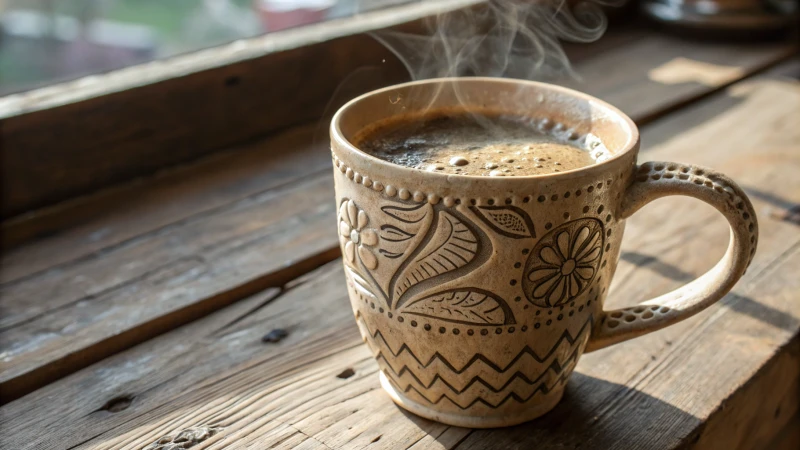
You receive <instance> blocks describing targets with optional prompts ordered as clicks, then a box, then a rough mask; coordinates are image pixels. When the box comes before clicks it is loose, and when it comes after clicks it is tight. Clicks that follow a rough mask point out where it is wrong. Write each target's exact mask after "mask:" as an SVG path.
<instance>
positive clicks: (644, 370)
mask: <svg viewBox="0 0 800 450" xmlns="http://www.w3.org/2000/svg"><path fill="white" fill-rule="evenodd" d="M798 104H800V84H799V83H797V82H793V81H784V80H773V79H770V78H766V77H765V78H760V79H757V80H752V81H746V82H743V83H739V84H737V85H735V86H734V87H732V88H730V89H728V90H727V91H726V92H725V93H724V94H720V95H717V96H715V97H713V98H712V99H709V100H708V101H705V102H702V103H700V104H698V105H696V106H695V107H692V108H689V109H687V110H686V111H685V112H684V113H683V114H681V115H680V116H678V115H675V116H668V117H666V118H665V119H662V120H659V121H657V122H655V123H653V124H651V125H650V126H648V127H645V128H644V130H643V141H644V145H645V148H644V151H643V153H642V155H641V159H642V160H647V159H658V160H678V161H687V162H688V161H690V162H693V163H698V164H705V165H709V166H712V165H713V166H714V167H716V168H718V169H720V170H722V171H724V172H726V173H727V174H728V175H730V176H732V177H734V178H735V179H737V181H739V182H740V183H741V184H742V185H743V186H744V187H745V189H746V190H747V191H748V193H749V195H751V198H752V199H753V202H754V206H755V208H756V211H757V212H758V214H759V224H760V227H761V228H762V230H763V231H762V233H763V234H762V236H761V239H760V247H759V251H758V253H757V255H756V258H755V260H754V262H753V264H752V266H751V267H750V269H749V271H748V273H747V275H746V276H745V278H743V280H742V281H741V282H740V283H739V285H737V287H736V288H735V289H734V291H733V292H732V293H731V294H730V295H728V296H727V297H726V298H725V299H723V300H722V302H721V304H719V305H716V306H714V307H712V308H710V309H709V310H707V311H705V312H703V313H701V314H699V315H698V316H696V317H694V318H692V319H690V320H687V321H685V322H682V323H680V324H678V325H676V326H673V327H670V328H667V329H665V330H662V331H659V332H657V333H654V334H651V335H647V336H644V337H642V338H638V339H635V340H633V341H629V342H625V343H623V344H619V345H616V346H613V347H611V348H608V349H605V350H602V351H598V352H595V353H592V354H588V355H585V356H584V357H583V358H582V360H581V362H580V363H579V365H578V368H577V370H576V373H575V374H574V375H573V379H572V380H571V381H570V384H569V386H568V391H567V395H566V397H565V399H564V401H563V402H562V403H561V404H560V405H559V406H558V407H557V408H556V409H555V410H554V411H553V412H551V413H550V414H548V415H547V416H545V417H544V418H542V419H540V420H537V421H534V422H531V423H529V424H525V425H522V426H519V427H514V428H509V429H503V430H481V431H471V430H466V429H460V428H453V427H445V426H442V425H440V424H436V423H433V422H429V421H426V420H423V419H419V418H417V417H415V416H413V415H411V414H408V413H405V412H403V411H401V410H399V409H398V408H396V407H395V406H393V405H392V403H391V401H390V400H389V398H388V396H386V395H385V394H383V393H382V392H381V391H380V390H379V388H378V382H377V376H376V370H377V366H376V364H375V363H374V362H373V360H372V359H371V357H370V355H369V352H368V351H367V349H366V348H365V347H364V346H363V345H362V344H361V341H360V338H359V336H358V334H357V331H356V327H355V325H354V323H353V321H352V311H351V309H350V307H349V304H348V303H347V299H346V293H345V287H344V281H343V280H344V277H343V276H342V273H341V271H340V270H341V269H340V266H339V264H338V262H334V263H331V264H330V265H328V266H326V267H325V268H323V269H320V270H318V271H316V272H312V273H310V274H308V275H306V276H304V277H303V278H302V279H300V280H298V281H296V282H294V283H292V285H291V288H290V289H289V290H288V291H287V292H285V293H284V294H283V295H280V296H279V297H277V298H275V299H273V300H271V301H269V302H266V299H268V298H271V297H270V296H271V295H274V294H273V293H265V294H263V296H261V297H254V298H251V299H247V300H245V301H244V302H243V303H236V304H234V305H232V306H229V307H228V308H225V309H223V310H221V311H220V312H217V313H215V314H213V315H211V316H209V317H206V318H205V319H203V321H202V322H196V323H193V324H190V325H187V326H185V327H183V328H180V329H177V330H174V331H172V332H170V333H168V334H165V335H163V336H161V337H159V338H157V339H154V340H152V341H149V342H146V343H144V344H141V345H139V346H137V347H135V348H132V349H130V350H128V351H126V352H123V353H120V354H118V355H115V356H113V357H111V358H109V359H107V360H105V361H102V362H99V363H98V364H95V365H94V366H91V367H88V368H86V369H84V370H82V371H80V372H78V373H75V374H73V375H72V376H69V377H67V378H65V379H63V380H60V381H58V382H56V383H53V384H51V385H50V386H47V387H44V388H43V389H41V390H39V391H36V392H34V393H32V394H30V395H28V396H27V397H25V398H23V399H20V400H17V401H14V402H12V403H10V404H8V405H6V406H4V407H3V408H0V421H2V422H0V423H1V424H2V425H3V428H4V429H12V430H18V431H15V432H14V433H12V434H11V435H10V436H4V437H3V439H5V441H2V442H3V444H4V446H6V447H9V448H21V449H24V448H41V449H51V448H52V449H55V448H65V447H66V448H87V449H88V448H131V449H133V448H143V447H144V446H146V445H148V444H150V443H152V442H155V441H156V440H159V439H162V438H165V437H168V436H174V435H175V434H176V433H178V432H180V431H181V430H184V429H189V428H191V427H208V428H209V429H212V428H213V429H214V430H215V432H214V434H213V435H210V436H209V437H208V438H207V439H206V438H204V439H203V441H202V442H199V444H198V446H197V448H208V449H216V448H247V447H248V446H249V447H251V448H270V447H274V448H337V449H338V448H364V447H367V446H369V448H371V449H372V448H376V449H380V448H387V449H390V448H391V449H394V448H420V449H422V448H447V449H452V448H458V449H460V450H463V449H471V448H520V449H522V448H532V447H534V446H535V447H536V448H565V447H566V448H569V447H571V446H572V447H574V446H578V445H579V446H581V448H626V449H638V448H642V449H650V448H684V447H696V448H726V449H727V448H742V449H745V448H753V449H756V448H764V445H768V444H769V443H770V442H773V439H775V438H776V436H779V434H780V430H783V429H785V428H786V426H787V425H788V424H789V423H790V421H791V420H792V418H793V417H795V416H796V413H797V410H798V392H800V391H799V390H798V380H800V364H799V363H800V339H799V337H800V313H798V311H797V309H796V308H795V301H796V298H797V294H798V293H800V280H798V279H797V277H796V273H797V269H798V267H800V234H798V225H797V224H795V223H793V222H791V221H786V220H783V219H781V218H780V216H778V215H772V214H770V212H771V211H774V210H775V209H777V208H786V207H791V206H792V205H797V204H798V203H800V180H798V179H797V177H796V176H794V175H795V174H796V173H797V171H798V170H800V152H798V151H797V150H798V148H797V145H798V144H797V142H800V130H798V129H797V127H796V126H794V124H795V123H798V119H800V117H798V114H800V108H797V105H798ZM753 111H759V114H757V115H754V114H753V113H752V112H753ZM687 122H688V123H690V124H692V125H691V127H686V126H685V124H686V123H687ZM667 136H668V137H667ZM651 138H652V140H653V142H656V143H658V144H657V145H655V146H648V145H647V142H648V141H649V140H650V139H651ZM697 148H703V150H704V151H703V152H698V151H697V150H696V149H697ZM753 149H758V151H757V152H756V151H753ZM765 168H770V170H765ZM726 244H727V232H726V227H725V226H724V223H723V220H722V219H721V218H720V217H717V213H716V211H714V210H713V209H711V208H710V207H705V206H702V205H699V204H698V203H697V202H694V201H692V200H688V199H681V198H668V199H663V200H660V201H659V202H657V203H654V204H652V205H650V206H648V207H647V208H646V209H645V210H643V211H642V212H640V213H637V214H636V215H634V216H633V218H631V219H630V220H629V222H628V226H627V234H626V237H625V243H624V250H625V253H624V254H623V258H622V262H621V264H620V266H619V268H618V273H617V276H616V277H615V282H614V284H613V286H612V289H611V293H610V295H609V299H608V303H609V306H621V305H628V304H633V303H635V302H637V301H640V300H643V299H645V298H648V297H650V296H653V295H656V294H659V293H662V292H664V291H666V290H668V289H671V288H674V287H676V286H678V285H680V284H682V283H685V282H686V281H687V280H688V279H691V278H692V277H694V276H697V275H699V274H700V273H702V272H703V271H705V270H706V269H708V268H709V267H711V266H712V265H713V263H714V262H715V261H716V260H717V258H719V256H721V254H722V252H723V250H724V248H725V246H726ZM264 303H266V304H264ZM275 328H282V329H286V330H289V336H288V337H287V338H286V339H285V340H283V341H280V342H279V343H277V344H275V345H274V346H266V347H265V344H262V343H260V341H259V337H260V336H261V335H263V334H265V333H267V332H269V331H270V330H272V329H275ZM151 361H152V362H151ZM347 369H351V370H347ZM75 398H81V399H85V401H81V402H75V401H70V400H71V399H75ZM115 404H122V405H125V404H127V406H126V407H125V408H123V409H122V410H119V411H117V412H111V410H112V409H113V410H115V411H116V410H117V409H118V408H114V407H111V406H107V405H115ZM788 439H791V436H789V438H788Z"/></svg>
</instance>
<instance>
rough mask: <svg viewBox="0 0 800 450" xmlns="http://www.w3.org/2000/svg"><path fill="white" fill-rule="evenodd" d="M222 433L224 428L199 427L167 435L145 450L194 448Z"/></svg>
mask: <svg viewBox="0 0 800 450" xmlns="http://www.w3.org/2000/svg"><path fill="white" fill-rule="evenodd" d="M220 431H222V427H208V426H199V427H191V428H186V429H183V430H181V431H178V432H177V433H173V434H169V435H166V436H164V437H162V438H160V439H158V440H156V441H155V442H153V443H151V444H150V445H148V446H147V447H145V448H144V450H182V449H187V448H191V447H194V446H195V445H197V444H199V443H201V442H203V441H205V440H206V439H208V438H210V437H211V436H214V435H215V434H217V433H219V432H220Z"/></svg>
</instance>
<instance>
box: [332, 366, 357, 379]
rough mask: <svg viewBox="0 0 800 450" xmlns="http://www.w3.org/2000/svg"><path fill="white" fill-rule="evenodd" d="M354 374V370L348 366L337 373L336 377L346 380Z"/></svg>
mask: <svg viewBox="0 0 800 450" xmlns="http://www.w3.org/2000/svg"><path fill="white" fill-rule="evenodd" d="M355 374H356V372H355V371H354V370H353V369H352V368H350V367H348V368H347V369H344V370H343V371H342V372H341V373H340V374H339V375H336V378H341V379H343V380H346V379H348V378H350V377H352V376H353V375H355Z"/></svg>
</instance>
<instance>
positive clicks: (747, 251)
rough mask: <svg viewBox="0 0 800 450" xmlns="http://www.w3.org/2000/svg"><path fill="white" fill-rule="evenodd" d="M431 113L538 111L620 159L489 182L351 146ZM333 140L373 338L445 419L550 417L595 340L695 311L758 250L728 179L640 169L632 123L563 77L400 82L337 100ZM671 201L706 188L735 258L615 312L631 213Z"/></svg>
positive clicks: (410, 402) (406, 396)
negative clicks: (382, 127)
mask: <svg viewBox="0 0 800 450" xmlns="http://www.w3.org/2000/svg"><path fill="white" fill-rule="evenodd" d="M437 110H450V111H453V110H461V111H464V110H467V111H474V112H479V113H506V114H519V115H524V116H528V117H533V118H536V119H537V120H538V121H539V122H538V123H539V124H540V126H542V127H558V129H563V130H569V131H570V132H571V133H572V132H574V133H577V136H584V135H587V134H589V133H591V134H592V135H594V136H596V137H598V138H599V139H600V140H601V141H602V142H603V143H604V144H605V146H606V147H607V148H608V149H609V150H610V151H611V153H612V156H611V157H610V158H608V159H607V160H605V161H603V162H600V163H598V164H595V165H592V166H587V167H583V168H580V169H576V170H570V171H565V172H560V173H553V174H548V175H537V176H518V177H480V176H464V175H447V174H442V173H435V172H427V171H423V170H418V169H413V168H409V167H403V166H398V165H394V164H392V163H389V162H386V161H383V160H380V159H377V158H375V157H372V156H370V155H368V154H366V153H364V152H362V151H360V150H359V149H358V148H356V147H355V146H354V145H353V143H352V140H353V136H355V135H356V134H357V133H359V132H360V131H362V130H364V129H366V128H367V127H370V126H374V124H376V123H378V122H380V121H382V120H385V119H389V118H394V117H398V116H407V117H414V116H418V115H420V114H424V113H426V112H428V111H437ZM331 139H332V145H331V150H332V152H333V163H334V180H335V183H336V203H337V207H338V217H337V227H338V230H339V236H340V237H339V239H340V242H341V248H342V255H343V256H342V257H343V260H344V268H345V273H346V277H347V285H348V289H349V293H350V300H351V304H352V307H353V312H354V313H355V318H356V322H357V323H358V327H359V329H360V331H361V335H362V336H363V338H364V340H365V341H366V343H367V344H368V346H369V348H370V349H371V351H372V353H373V354H374V356H375V358H376V359H377V362H378V365H379V367H380V380H381V384H382V386H383V388H384V389H385V390H386V391H387V392H388V393H389V395H390V396H391V398H392V399H393V400H394V401H395V402H396V403H397V404H398V405H400V406H401V407H403V408H405V409H407V410H409V411H411V412H413V413H415V414H418V415H420V416H422V417H426V418H428V419H432V420H436V421H439V422H443V423H446V424H450V425H456V426H463V427H481V428H485V427H498V426H508V425H515V424H518V423H521V422H525V421H528V420H531V419H533V418H535V417H538V416H540V415H542V414H544V413H546V412H547V411H549V410H550V409H552V408H553V407H554V406H555V405H556V403H558V401H559V400H560V398H561V396H562V394H563V392H564V387H565V385H566V381H567V379H568V377H569V375H570V374H571V372H572V370H573V369H574V367H575V364H576V363H577V361H578V358H580V356H581V354H582V353H583V352H584V351H593V350H597V349H599V348H603V347H606V346H609V345H612V344H615V343H618V342H621V341H624V340H627V339H631V338H634V337H636V336H640V335H642V334H645V333H649V332H651V331H655V330H658V329H660V328H663V327H666V326H668V325H671V324H674V323H676V322H678V321H681V320H683V319H686V318H687V317H690V316H692V315H693V314H696V313H697V312H699V311H701V310H702V309H704V308H706V307H708V306H709V305H711V304H712V303H714V302H716V301H717V300H719V299H720V298H722V297H723V296H724V295H725V294H726V293H727V292H728V291H730V290H731V288H732V287H733V285H734V284H735V283H736V281H737V280H739V278H740V277H741V276H742V275H743V274H744V272H745V269H746V268H747V266H748V264H749V263H750V261H751V260H752V258H753V254H754V253H755V249H756V241H757V237H758V225H757V223H756V216H755V213H754V212H753V207H752V205H751V203H750V201H749V200H748V198H747V196H746V195H745V194H744V193H743V192H742V190H741V189H740V188H739V187H738V186H737V185H736V184H735V183H734V182H733V181H732V180H730V179H729V178H728V177H726V176H725V175H722V174H720V173H718V172H715V171H714V170H711V169H707V168H703V167H697V166H690V165H685V164H678V163H671V162H648V163H644V164H642V165H637V164H636V156H637V153H638V151H639V132H638V130H637V129H636V125H634V123H633V121H632V120H631V119H630V118H628V117H627V116H626V115H625V114H623V113H622V112H620V111H619V110H618V109H616V108H614V107H613V106H611V105H609V104H607V103H605V102H603V101H601V100H598V99H596V98H593V97H590V96H588V95H586V94H582V93H579V92H576V91H572V90H569V89H565V88H562V87H557V86H553V85H548V84H543V83H537V82H531V81H519V80H509V79H499V78H457V79H455V78H454V79H435V80H425V81H419V82H412V83H406V84H401V85H397V86H391V87H388V88H385V89H381V90H378V91H374V92H371V93H368V94H365V95H363V96H361V97H358V98H356V99H354V100H352V101H351V102H349V103H348V104H346V105H345V106H344V107H342V108H341V109H340V110H339V111H338V112H337V114H336V115H335V116H334V118H333V122H332V124H331ZM667 195H686V196H690V197H694V198H697V199H700V200H702V201H704V202H707V203H708V204H710V205H712V206H714V207H715V208H716V209H717V210H719V211H720V212H721V213H722V214H723V215H724V216H725V217H726V218H727V219H728V222H729V223H730V228H731V239H730V244H729V247H728V250H727V252H726V253H725V256H724V257H723V258H722V260H721V261H720V262H719V263H718V264H717V265H716V266H715V267H714V268H712V269H711V270H710V271H709V272H708V273H706V274H704V275H703V276H701V277H700V278H698V279H696V280H694V281H692V282H690V283H689V284H687V285H685V286H683V287H681V288H679V289H677V290H675V291H673V292H670V293H668V294H665V295H662V296H660V297H657V298H654V299H652V300H648V301H645V302H643V303H641V304H638V305H635V306H631V307H628V308H623V309H618V310H612V311H606V310H604V309H603V303H604V301H605V298H606V294H607V293H608V286H609V284H610V282H611V279H612V277H613V276H614V271H615V268H616V267H617V261H618V260H619V254H620V243H621V242H622V234H623V230H624V228H625V219H626V218H628V217H629V216H630V215H632V214H633V213H635V212H636V211H637V210H639V208H641V207H642V206H644V205H645V204H647V203H648V202H650V201H652V200H655V199H657V198H660V197H664V196H667Z"/></svg>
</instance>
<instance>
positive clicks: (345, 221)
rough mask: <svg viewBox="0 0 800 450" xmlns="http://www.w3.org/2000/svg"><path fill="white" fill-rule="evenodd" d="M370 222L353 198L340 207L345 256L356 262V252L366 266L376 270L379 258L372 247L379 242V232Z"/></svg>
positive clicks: (349, 260)
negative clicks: (368, 226)
mask: <svg viewBox="0 0 800 450" xmlns="http://www.w3.org/2000/svg"><path fill="white" fill-rule="evenodd" d="M368 224H369V217H367V214H366V213H365V212H364V211H363V210H361V209H359V208H358V207H357V206H356V204H355V202H353V201H352V200H345V201H343V202H342V205H341V206H340V207H339V234H340V235H341V239H342V241H343V247H344V258H345V260H346V261H347V262H349V263H351V264H355V262H356V254H358V257H359V259H360V260H361V262H362V263H364V267H366V268H367V269H370V270H374V269H375V268H377V267H378V259H377V258H376V257H375V255H374V254H373V253H372V250H371V248H370V247H374V246H375V245H377V244H378V233H376V232H375V230H373V229H372V228H366V226H367V225H368Z"/></svg>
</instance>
